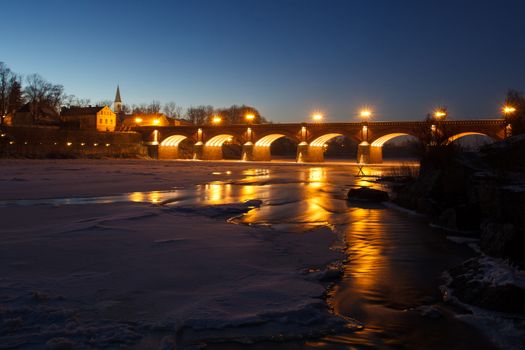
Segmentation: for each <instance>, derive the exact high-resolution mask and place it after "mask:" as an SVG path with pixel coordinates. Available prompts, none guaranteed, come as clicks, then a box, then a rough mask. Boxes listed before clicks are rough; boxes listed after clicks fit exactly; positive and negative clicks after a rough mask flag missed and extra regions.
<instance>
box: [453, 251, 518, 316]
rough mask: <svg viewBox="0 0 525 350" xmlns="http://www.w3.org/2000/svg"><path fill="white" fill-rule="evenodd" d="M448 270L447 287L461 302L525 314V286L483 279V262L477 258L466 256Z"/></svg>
mask: <svg viewBox="0 0 525 350" xmlns="http://www.w3.org/2000/svg"><path fill="white" fill-rule="evenodd" d="M448 273H449V275H450V277H451V281H450V282H449V284H448V287H449V288H450V289H451V290H452V294H453V295H454V296H455V297H456V298H458V299H459V300H460V301H461V302H463V303H467V304H470V305H474V306H478V307H481V308H484V309H488V310H493V311H497V312H506V313H512V314H525V289H523V288H520V287H519V286H517V285H516V284H511V283H500V284H498V283H494V282H491V281H488V280H486V279H487V278H486V276H487V271H486V266H484V264H483V263H481V262H480V260H479V259H476V258H474V259H469V260H467V261H465V262H464V263H463V264H461V265H459V266H456V267H454V268H452V269H450V270H448Z"/></svg>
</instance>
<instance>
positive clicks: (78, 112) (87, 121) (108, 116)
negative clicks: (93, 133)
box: [60, 106, 117, 131]
mask: <svg viewBox="0 0 525 350" xmlns="http://www.w3.org/2000/svg"><path fill="white" fill-rule="evenodd" d="M60 121H61V122H62V124H63V125H66V126H70V127H73V128H79V129H91V130H97V131H115V127H116V125H117V115H116V114H115V113H114V112H113V111H112V110H111V108H109V107H108V106H103V107H101V106H97V107H74V106H73V107H70V108H63V109H62V112H61V113H60Z"/></svg>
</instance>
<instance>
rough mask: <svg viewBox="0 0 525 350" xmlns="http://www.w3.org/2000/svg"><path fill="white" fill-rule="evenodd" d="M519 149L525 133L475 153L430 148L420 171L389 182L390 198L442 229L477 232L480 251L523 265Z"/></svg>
mask: <svg viewBox="0 0 525 350" xmlns="http://www.w3.org/2000/svg"><path fill="white" fill-rule="evenodd" d="M523 154H525V135H518V136H515V137H511V138H508V139H505V140H504V141H500V142H495V143H493V144H491V145H489V146H486V147H484V148H483V149H482V151H481V152H479V153H473V152H461V151H460V150H459V149H457V148H455V147H448V146H447V147H436V148H430V149H429V150H428V152H427V154H426V155H425V157H423V159H422V160H421V166H420V171H419V177H418V178H417V179H416V180H415V181H413V182H412V183H408V184H406V185H405V186H397V187H396V188H394V190H395V192H394V193H395V197H394V201H395V202H396V203H397V204H399V205H401V206H403V207H405V208H409V209H412V210H416V211H418V212H420V213H423V214H427V215H430V216H431V217H433V223H434V224H436V225H437V226H440V227H443V228H445V229H449V230H453V231H471V232H477V233H476V234H478V235H480V241H481V242H480V243H481V250H482V251H483V252H485V253H487V254H490V255H493V256H497V257H502V258H510V259H511V260H512V262H513V263H515V264H518V265H519V266H521V267H525V176H524V173H525V157H523ZM482 222H484V223H485V224H484V225H483V227H482V225H481V223H482Z"/></svg>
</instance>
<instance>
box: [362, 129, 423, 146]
mask: <svg viewBox="0 0 525 350" xmlns="http://www.w3.org/2000/svg"><path fill="white" fill-rule="evenodd" d="M400 136H414V135H410V134H407V133H405V132H394V133H391V134H387V135H383V136H381V137H378V138H377V139H375V140H374V142H372V143H371V146H372V147H383V145H384V144H385V143H387V142H388V141H390V140H392V139H395V138H396V137H400Z"/></svg>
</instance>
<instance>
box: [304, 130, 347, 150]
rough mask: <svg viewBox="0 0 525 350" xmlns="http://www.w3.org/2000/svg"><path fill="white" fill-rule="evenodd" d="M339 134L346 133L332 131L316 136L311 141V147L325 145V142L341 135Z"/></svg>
mask: <svg viewBox="0 0 525 350" xmlns="http://www.w3.org/2000/svg"><path fill="white" fill-rule="evenodd" d="M339 136H344V135H343V134H339V133H330V134H324V135H321V136H319V137H317V138H315V139H314V140H312V141H311V142H310V146H311V147H323V146H324V145H325V143H327V142H328V141H330V140H331V139H334V138H336V137H339Z"/></svg>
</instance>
